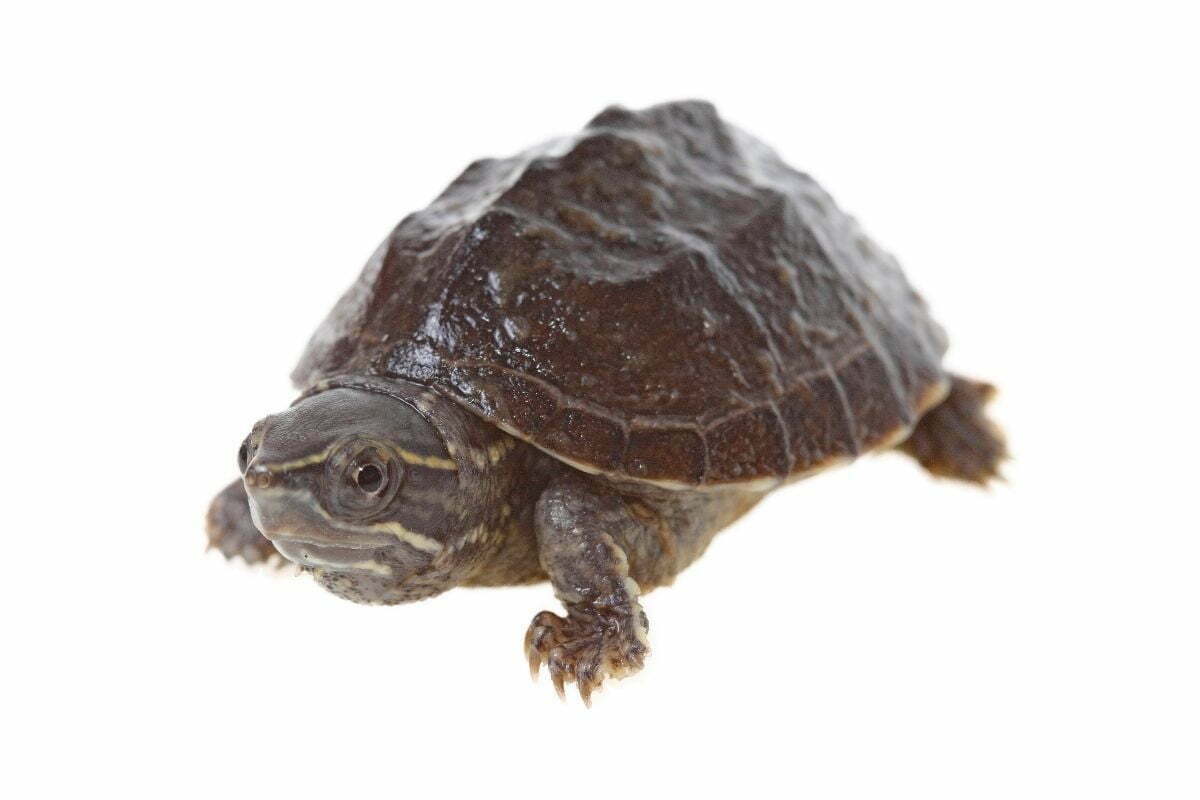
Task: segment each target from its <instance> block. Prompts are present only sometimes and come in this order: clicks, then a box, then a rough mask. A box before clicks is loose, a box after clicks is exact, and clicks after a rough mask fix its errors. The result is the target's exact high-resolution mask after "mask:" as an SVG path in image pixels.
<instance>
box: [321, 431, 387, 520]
mask: <svg viewBox="0 0 1200 800" xmlns="http://www.w3.org/2000/svg"><path fill="white" fill-rule="evenodd" d="M326 470H327V472H326V475H327V478H326V481H327V482H326V484H325V486H326V497H327V498H328V504H329V506H330V511H333V512H335V513H337V514H339V515H341V516H344V517H348V518H350V519H364V518H367V517H370V516H372V515H374V514H376V513H378V512H380V511H383V510H384V509H386V508H387V507H388V504H389V503H390V502H391V501H392V498H394V497H395V496H396V494H397V492H398V491H399V490H400V484H401V483H403V481H404V466H403V463H402V462H401V461H400V459H399V458H397V457H396V455H395V453H393V452H392V451H391V449H390V448H389V447H387V446H386V445H384V444H382V443H379V442H366V443H364V442H361V441H360V442H351V443H349V444H348V445H346V446H345V447H343V448H341V449H340V450H339V451H338V452H337V453H336V454H335V455H334V456H333V457H332V458H331V459H329V461H327V462H326Z"/></svg>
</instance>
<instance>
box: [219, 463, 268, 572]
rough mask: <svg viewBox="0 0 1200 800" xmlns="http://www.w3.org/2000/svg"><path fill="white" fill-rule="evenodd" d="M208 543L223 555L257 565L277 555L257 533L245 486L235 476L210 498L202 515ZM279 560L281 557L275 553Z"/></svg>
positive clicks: (265, 539) (265, 538)
mask: <svg viewBox="0 0 1200 800" xmlns="http://www.w3.org/2000/svg"><path fill="white" fill-rule="evenodd" d="M205 527H206V528H207V530H208V546H209V547H210V548H212V547H215V548H216V549H218V550H220V551H221V553H222V555H224V556H225V558H228V559H232V558H234V557H236V556H241V557H242V559H243V560H244V561H245V562H246V563H247V564H261V563H263V562H266V561H269V560H270V559H271V558H272V557H273V556H279V554H278V552H277V551H276V550H275V546H274V545H273V544H271V542H270V540H269V539H267V537H265V536H263V535H262V534H261V533H259V531H258V528H256V527H255V526H254V520H253V519H252V518H251V517H250V501H249V499H248V498H247V497H246V487H245V486H244V485H243V484H242V479H241V478H238V479H237V480H236V481H234V482H233V483H231V484H229V485H228V486H226V487H225V488H224V489H223V490H221V493H220V494H218V495H217V496H216V497H214V498H213V501H212V503H211V504H210V505H209V507H208V516H207V517H206V518H205ZM279 558H280V559H281V560H282V558H283V557H282V556H279Z"/></svg>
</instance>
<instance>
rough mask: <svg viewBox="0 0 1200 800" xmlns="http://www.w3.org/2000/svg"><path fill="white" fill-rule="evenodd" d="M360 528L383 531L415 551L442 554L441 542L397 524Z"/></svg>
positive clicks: (377, 524)
mask: <svg viewBox="0 0 1200 800" xmlns="http://www.w3.org/2000/svg"><path fill="white" fill-rule="evenodd" d="M339 527H348V526H339ZM362 528H364V529H366V530H370V531H383V532H384V533H390V534H392V535H393V536H395V537H396V538H397V539H399V540H400V541H402V542H404V543H405V544H407V545H408V546H409V547H413V548H416V549H417V550H421V551H423V552H426V553H440V552H442V543H441V542H439V541H437V540H436V539H432V538H430V537H428V536H425V535H423V534H420V533H417V532H416V531H410V530H409V529H408V528H406V527H404V526H403V525H401V524H400V523H399V522H376V523H374V524H373V525H363V526H362Z"/></svg>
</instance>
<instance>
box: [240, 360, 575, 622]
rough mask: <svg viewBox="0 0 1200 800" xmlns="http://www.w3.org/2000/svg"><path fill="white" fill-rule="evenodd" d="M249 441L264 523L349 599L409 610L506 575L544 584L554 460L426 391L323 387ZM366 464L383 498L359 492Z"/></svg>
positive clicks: (377, 382)
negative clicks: (544, 535) (539, 541)
mask: <svg viewBox="0 0 1200 800" xmlns="http://www.w3.org/2000/svg"><path fill="white" fill-rule="evenodd" d="M247 443H248V454H247V463H246V466H245V472H244V475H245V477H244V481H245V484H246V489H247V494H248V495H249V497H250V505H251V511H252V513H253V515H254V519H255V523H256V524H257V525H258V527H259V529H260V530H261V531H262V533H263V534H264V535H265V536H266V537H267V538H268V539H270V540H271V541H272V543H273V544H274V545H275V547H276V549H278V550H279V551H280V552H281V553H282V554H283V555H284V556H285V557H287V558H288V559H290V560H292V561H294V562H296V563H297V564H299V565H300V567H301V568H302V569H303V570H305V571H307V572H310V573H311V574H312V575H313V577H314V578H315V580H316V581H317V582H318V583H319V584H320V585H321V586H323V587H324V588H326V589H328V590H329V591H331V592H333V593H334V594H336V595H338V596H340V597H343V598H345V599H348V600H352V601H354V602H359V603H374V604H386V605H390V604H396V603H404V602H411V601H414V600H421V599H424V598H427V597H432V596H434V595H437V594H440V593H441V592H443V591H445V590H447V589H449V588H452V587H454V586H457V585H462V584H479V583H487V582H491V580H490V579H489V578H487V577H485V578H484V579H482V580H481V579H480V578H479V576H480V575H481V574H484V573H485V574H486V575H487V576H490V575H493V574H496V573H497V569H498V568H499V572H500V573H503V575H504V578H505V580H506V581H508V582H525V581H530V580H534V579H536V578H537V577H539V573H540V567H539V566H538V564H537V558H536V548H535V543H534V537H533V535H532V527H531V521H530V520H531V516H532V509H533V505H534V503H535V502H536V500H537V497H538V495H539V494H540V492H541V490H542V489H543V488H544V486H545V484H546V482H547V480H548V479H549V475H550V474H551V473H552V472H553V471H554V470H555V469H556V468H555V466H553V465H552V464H551V463H549V462H550V461H552V460H551V459H549V458H548V457H547V456H545V455H543V454H541V453H540V452H539V451H537V450H536V449H535V448H533V447H530V446H529V445H526V444H523V443H521V442H519V441H518V440H516V439H514V438H513V437H511V436H509V435H507V434H505V433H504V432H502V431H500V430H499V429H498V428H496V427H495V426H492V425H490V424H488V423H486V422H484V421H483V420H481V419H479V418H478V417H476V416H474V415H473V414H471V413H470V412H468V411H466V410H465V409H463V408H462V407H461V406H459V405H458V404H456V403H454V402H453V401H451V400H449V399H447V398H445V397H444V396H442V395H440V394H438V393H437V392H436V391H434V390H432V389H430V388H428V387H425V386H421V385H419V384H416V383H411V382H407V381H398V380H390V379H384V378H379V377H375V376H341V377H338V378H335V379H331V380H327V381H323V382H321V383H319V384H317V385H316V386H313V387H312V388H311V389H310V390H308V391H307V392H305V393H304V395H302V396H301V397H300V398H299V399H298V400H297V401H296V402H295V403H294V404H293V406H292V408H290V409H289V410H288V411H286V412H284V413H283V414H279V415H275V416H272V417H268V418H266V419H265V420H263V421H262V422H260V423H259V424H258V425H256V426H255V429H254V431H253V432H252V433H251V435H250V437H249V438H248V440H247ZM364 464H366V465H368V466H367V467H366V468H367V469H370V466H369V465H370V464H376V465H378V466H379V467H380V470H381V472H382V473H384V474H385V475H386V476H388V479H387V480H385V482H384V486H383V488H381V489H380V490H378V491H377V492H375V494H374V495H372V494H368V493H362V492H361V489H362V484H363V478H362V475H363V474H364V473H363V472H362V470H363V469H364V466H363V465H364ZM356 475H358V476H359V477H358V478H357V480H358V481H359V483H358V484H356V483H355V480H356V478H355V476H356ZM366 475H367V477H368V478H369V479H374V478H375V474H374V473H366ZM366 485H367V486H368V488H371V487H373V486H374V485H375V481H374V480H368V482H367V484H366ZM384 495H386V496H384Z"/></svg>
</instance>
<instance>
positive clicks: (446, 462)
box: [396, 447, 458, 472]
mask: <svg viewBox="0 0 1200 800" xmlns="http://www.w3.org/2000/svg"><path fill="white" fill-rule="evenodd" d="M396 455H398V456H400V458H401V459H403V460H404V461H405V462H406V463H409V464H415V465H417V466H419V467H429V468H430V469H446V470H450V471H451V472H457V471H458V464H455V463H454V462H453V461H451V460H450V459H448V458H440V457H438V456H423V455H421V454H420V453H411V452H409V451H408V450H401V449H400V448H398V447H397V448H396Z"/></svg>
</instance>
